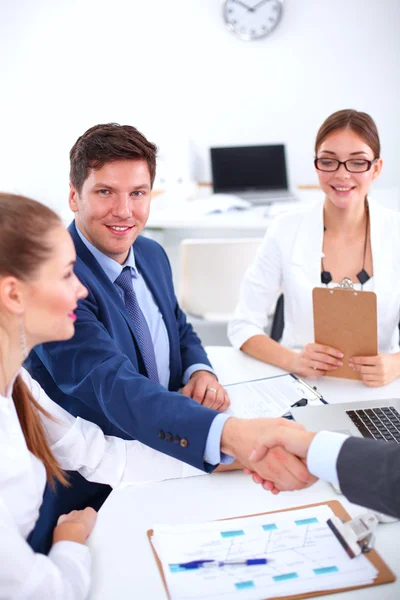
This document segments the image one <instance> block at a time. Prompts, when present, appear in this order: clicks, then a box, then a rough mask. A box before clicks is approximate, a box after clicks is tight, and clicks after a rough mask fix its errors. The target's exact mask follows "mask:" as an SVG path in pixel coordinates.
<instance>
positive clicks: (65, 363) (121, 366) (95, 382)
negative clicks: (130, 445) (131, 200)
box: [33, 295, 218, 471]
mask: <svg viewBox="0 0 400 600" xmlns="http://www.w3.org/2000/svg"><path fill="white" fill-rule="evenodd" d="M91 304H92V303H91V301H90V295H89V296H88V298H86V299H85V300H83V301H80V302H79V308H78V310H77V311H76V314H77V321H76V327H75V335H74V337H73V338H72V339H70V340H67V341H63V342H57V343H51V344H44V345H42V346H38V347H36V349H35V352H36V354H37V356H38V357H39V359H40V361H41V363H42V364H43V366H44V368H45V369H46V370H47V373H48V374H49V375H50V377H51V378H52V382H54V383H55V384H56V388H55V390H57V388H58V390H60V391H61V392H62V394H63V395H65V396H64V398H65V397H67V398H68V402H69V403H70V404H69V405H66V406H65V408H67V410H70V407H71V404H72V403H75V404H79V403H83V404H84V405H86V406H87V407H89V409H90V411H93V412H92V414H93V418H92V419H91V420H94V421H96V422H97V423H98V424H99V425H100V426H102V427H103V430H105V433H110V431H109V430H108V431H107V421H105V420H104V417H105V418H106V419H107V420H108V422H111V424H113V425H115V426H116V427H118V428H119V429H120V430H122V431H124V432H126V433H127V437H131V438H135V439H138V440H139V441H141V442H143V443H144V444H146V445H148V446H150V447H152V448H154V449H156V450H159V451H161V452H163V453H165V454H169V455H170V456H173V457H175V458H177V459H179V460H182V461H184V462H186V463H188V464H190V465H192V466H194V467H197V468H198V469H203V470H207V471H211V470H212V467H211V466H210V465H208V464H207V463H204V458H203V457H204V452H205V446H206V441H207V437H208V432H209V429H210V426H211V423H212V421H213V420H214V418H215V416H216V415H217V414H218V413H216V412H215V411H213V410H210V409H207V408H205V407H203V406H201V405H199V404H197V403H196V402H195V401H194V400H191V399H190V398H186V397H184V396H182V395H181V394H179V393H176V392H168V391H167V390H165V388H163V387H162V386H161V385H159V384H157V383H154V382H152V381H150V380H149V379H148V378H147V377H145V376H143V375H141V374H140V373H139V372H138V371H137V370H136V368H135V366H134V365H133V364H132V362H131V360H130V359H129V358H128V357H127V356H126V355H125V354H124V353H123V352H121V351H120V349H119V348H118V347H117V345H116V343H115V341H114V340H113V338H112V337H111V336H110V334H109V333H108V331H107V330H106V328H105V327H104V325H103V324H102V323H101V322H100V321H99V319H98V318H97V316H96V307H95V305H94V304H92V305H91ZM33 375H35V373H34V372H33ZM40 381H41V383H44V381H43V379H40ZM47 389H49V390H50V389H51V388H47ZM50 393H51V395H52V396H54V394H53V393H52V392H50ZM53 399H54V400H55V401H58V399H57V397H55V396H54V397H53ZM60 403H61V404H63V401H61V402H60ZM71 412H74V411H71ZM75 414H76V413H75ZM78 414H79V412H78ZM86 414H87V413H86ZM95 415H98V418H97V416H95ZM85 418H87V417H86V416H85ZM104 423H105V424H106V426H104ZM111 432H112V431H111ZM160 432H161V437H160ZM163 432H164V433H165V434H167V433H168V434H171V436H172V438H173V439H170V436H166V435H165V437H163V435H162V433H163ZM179 438H180V439H185V440H187V445H186V446H185V445H182V444H181V443H180V441H179Z"/></svg>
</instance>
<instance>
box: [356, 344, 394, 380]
mask: <svg viewBox="0 0 400 600" xmlns="http://www.w3.org/2000/svg"><path fill="white" fill-rule="evenodd" d="M349 366H350V367H351V368H352V369H354V370H355V371H357V373H360V377H361V381H362V382H363V383H365V385H368V387H379V386H381V385H386V384H387V383H390V382H391V381H393V380H394V379H396V377H398V376H399V375H400V353H399V352H398V353H397V354H377V355H376V356H352V357H351V358H349Z"/></svg>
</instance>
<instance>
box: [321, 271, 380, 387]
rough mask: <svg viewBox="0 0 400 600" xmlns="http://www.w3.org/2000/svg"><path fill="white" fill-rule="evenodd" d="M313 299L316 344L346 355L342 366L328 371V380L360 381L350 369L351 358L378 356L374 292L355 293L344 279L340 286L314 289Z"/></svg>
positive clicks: (350, 282) (358, 376)
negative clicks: (333, 378) (340, 378)
mask: <svg viewBox="0 0 400 600" xmlns="http://www.w3.org/2000/svg"><path fill="white" fill-rule="evenodd" d="M312 299H313V314H314V339H315V342H316V343H317V344H325V345H327V346H332V347H333V348H337V349H338V350H341V351H342V352H343V353H344V357H343V366H342V367H338V368H337V369H336V370H335V371H331V372H329V377H343V378H346V379H360V375H359V373H357V372H356V371H354V370H353V369H351V368H350V367H349V358H350V357H351V356H376V355H377V354H378V319H377V302H376V294H375V292H364V291H359V290H355V289H354V286H353V284H352V281H351V279H349V278H348V277H345V278H344V279H343V281H342V283H341V284H340V285H339V286H338V287H335V288H314V289H313V292H312Z"/></svg>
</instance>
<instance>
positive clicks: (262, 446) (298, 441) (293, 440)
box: [244, 427, 316, 493]
mask: <svg viewBox="0 0 400 600" xmlns="http://www.w3.org/2000/svg"><path fill="white" fill-rule="evenodd" d="M315 435H316V434H315V433H312V432H310V431H306V430H304V429H303V428H301V427H299V428H297V429H295V430H294V429H288V428H286V429H285V428H283V427H280V428H278V430H277V431H276V432H275V434H274V436H268V434H267V435H266V436H265V437H264V439H262V440H261V442H260V443H259V445H258V446H256V447H255V449H254V450H253V451H252V452H251V454H250V456H249V459H250V461H251V462H252V464H253V469H248V468H245V469H244V471H245V473H247V474H249V475H252V476H253V481H254V483H260V484H262V486H263V488H264V489H266V490H268V491H272V493H278V490H281V491H283V489H286V488H282V487H277V488H276V487H275V489H272V490H271V482H270V481H269V480H265V479H264V478H263V477H261V476H260V475H259V469H258V468H257V465H258V463H262V461H264V460H265V458H266V457H267V456H268V455H269V454H270V452H271V447H272V445H273V444H275V443H277V444H280V445H281V446H282V447H283V448H284V449H285V450H286V451H287V452H290V453H291V454H294V455H295V456H298V457H299V458H300V459H301V460H302V461H303V462H304V464H306V458H307V453H308V449H309V447H310V444H311V442H312V440H313V439H314V436H315ZM314 481H316V479H315V478H314Z"/></svg>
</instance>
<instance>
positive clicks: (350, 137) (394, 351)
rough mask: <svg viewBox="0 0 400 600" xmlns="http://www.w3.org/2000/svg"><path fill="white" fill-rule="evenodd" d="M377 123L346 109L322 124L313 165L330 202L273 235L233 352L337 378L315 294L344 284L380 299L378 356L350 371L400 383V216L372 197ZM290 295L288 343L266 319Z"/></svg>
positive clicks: (235, 326)
mask: <svg viewBox="0 0 400 600" xmlns="http://www.w3.org/2000/svg"><path fill="white" fill-rule="evenodd" d="M380 150H381V149H380V141H379V135H378V131H377V128H376V125H375V123H374V121H373V120H372V118H371V117H370V116H369V115H367V114H366V113H363V112H358V111H355V110H341V111H338V112H336V113H334V114H332V115H331V116H330V117H328V118H327V119H326V121H325V122H324V123H323V124H322V125H321V127H320V129H319V131H318V134H317V138H316V142H315V161H314V165H315V168H316V173H317V175H318V179H319V184H320V187H321V189H322V191H323V192H324V194H325V200H324V202H323V203H321V202H320V201H318V202H317V203H315V204H314V203H313V204H312V205H310V204H307V206H306V207H305V208H303V209H301V210H299V211H296V212H291V213H290V214H285V215H283V216H281V217H280V218H278V219H276V220H275V221H274V222H273V224H272V225H271V226H270V227H269V228H268V231H267V233H266V236H265V238H264V241H263V243H262V246H261V248H260V250H259V252H258V255H257V257H256V259H255V261H254V263H253V265H252V266H251V267H250V269H249V270H248V272H247V274H246V276H245V278H244V281H243V284H242V289H241V294H240V299H239V303H238V306H237V308H236V312H235V316H234V318H233V319H232V321H231V322H230V323H229V326H228V335H229V338H230V341H231V343H232V345H233V346H235V347H236V348H240V349H241V350H243V352H246V353H247V354H249V355H250V356H253V357H255V358H257V359H259V360H262V361H265V362H267V363H270V364H272V365H276V366H278V367H281V368H283V369H285V370H286V371H290V372H292V373H296V374H297V375H300V376H303V377H310V376H316V375H329V373H331V372H332V371H334V370H335V369H337V368H338V366H340V365H341V364H342V359H343V354H342V352H341V350H340V348H330V347H327V346H322V345H320V344H315V343H313V342H312V340H313V338H314V329H313V314H312V289H313V288H314V287H318V286H327V287H335V286H336V285H338V284H339V283H340V282H341V281H342V280H343V278H344V277H349V278H351V280H352V282H353V283H354V287H355V288H356V289H361V290H362V289H363V290H371V291H374V292H376V294H377V306H378V343H379V354H378V355H377V356H373V357H360V356H355V357H351V358H350V363H349V364H350V366H351V367H352V368H353V369H355V370H356V371H357V372H358V373H359V374H360V376H361V379H362V381H363V382H364V383H365V384H366V385H368V386H381V385H385V384H386V383H389V382H390V381H392V380H393V379H395V378H396V377H398V376H399V375H400V347H399V313H400V277H399V274H400V213H397V212H395V211H392V210H389V209H386V208H383V207H382V206H380V205H378V204H376V203H375V202H374V201H373V200H370V199H369V190H370V187H371V184H372V182H373V181H374V180H375V179H377V177H378V176H379V174H380V172H381V169H382V159H381V157H380ZM280 291H283V293H284V330H283V336H282V339H281V342H280V343H278V342H277V341H274V340H273V339H271V338H270V337H269V336H267V335H266V334H265V333H264V328H265V327H266V325H267V322H268V316H267V315H268V311H269V310H270V309H271V305H272V303H273V302H274V300H275V299H276V298H277V296H278V295H279V292H280Z"/></svg>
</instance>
